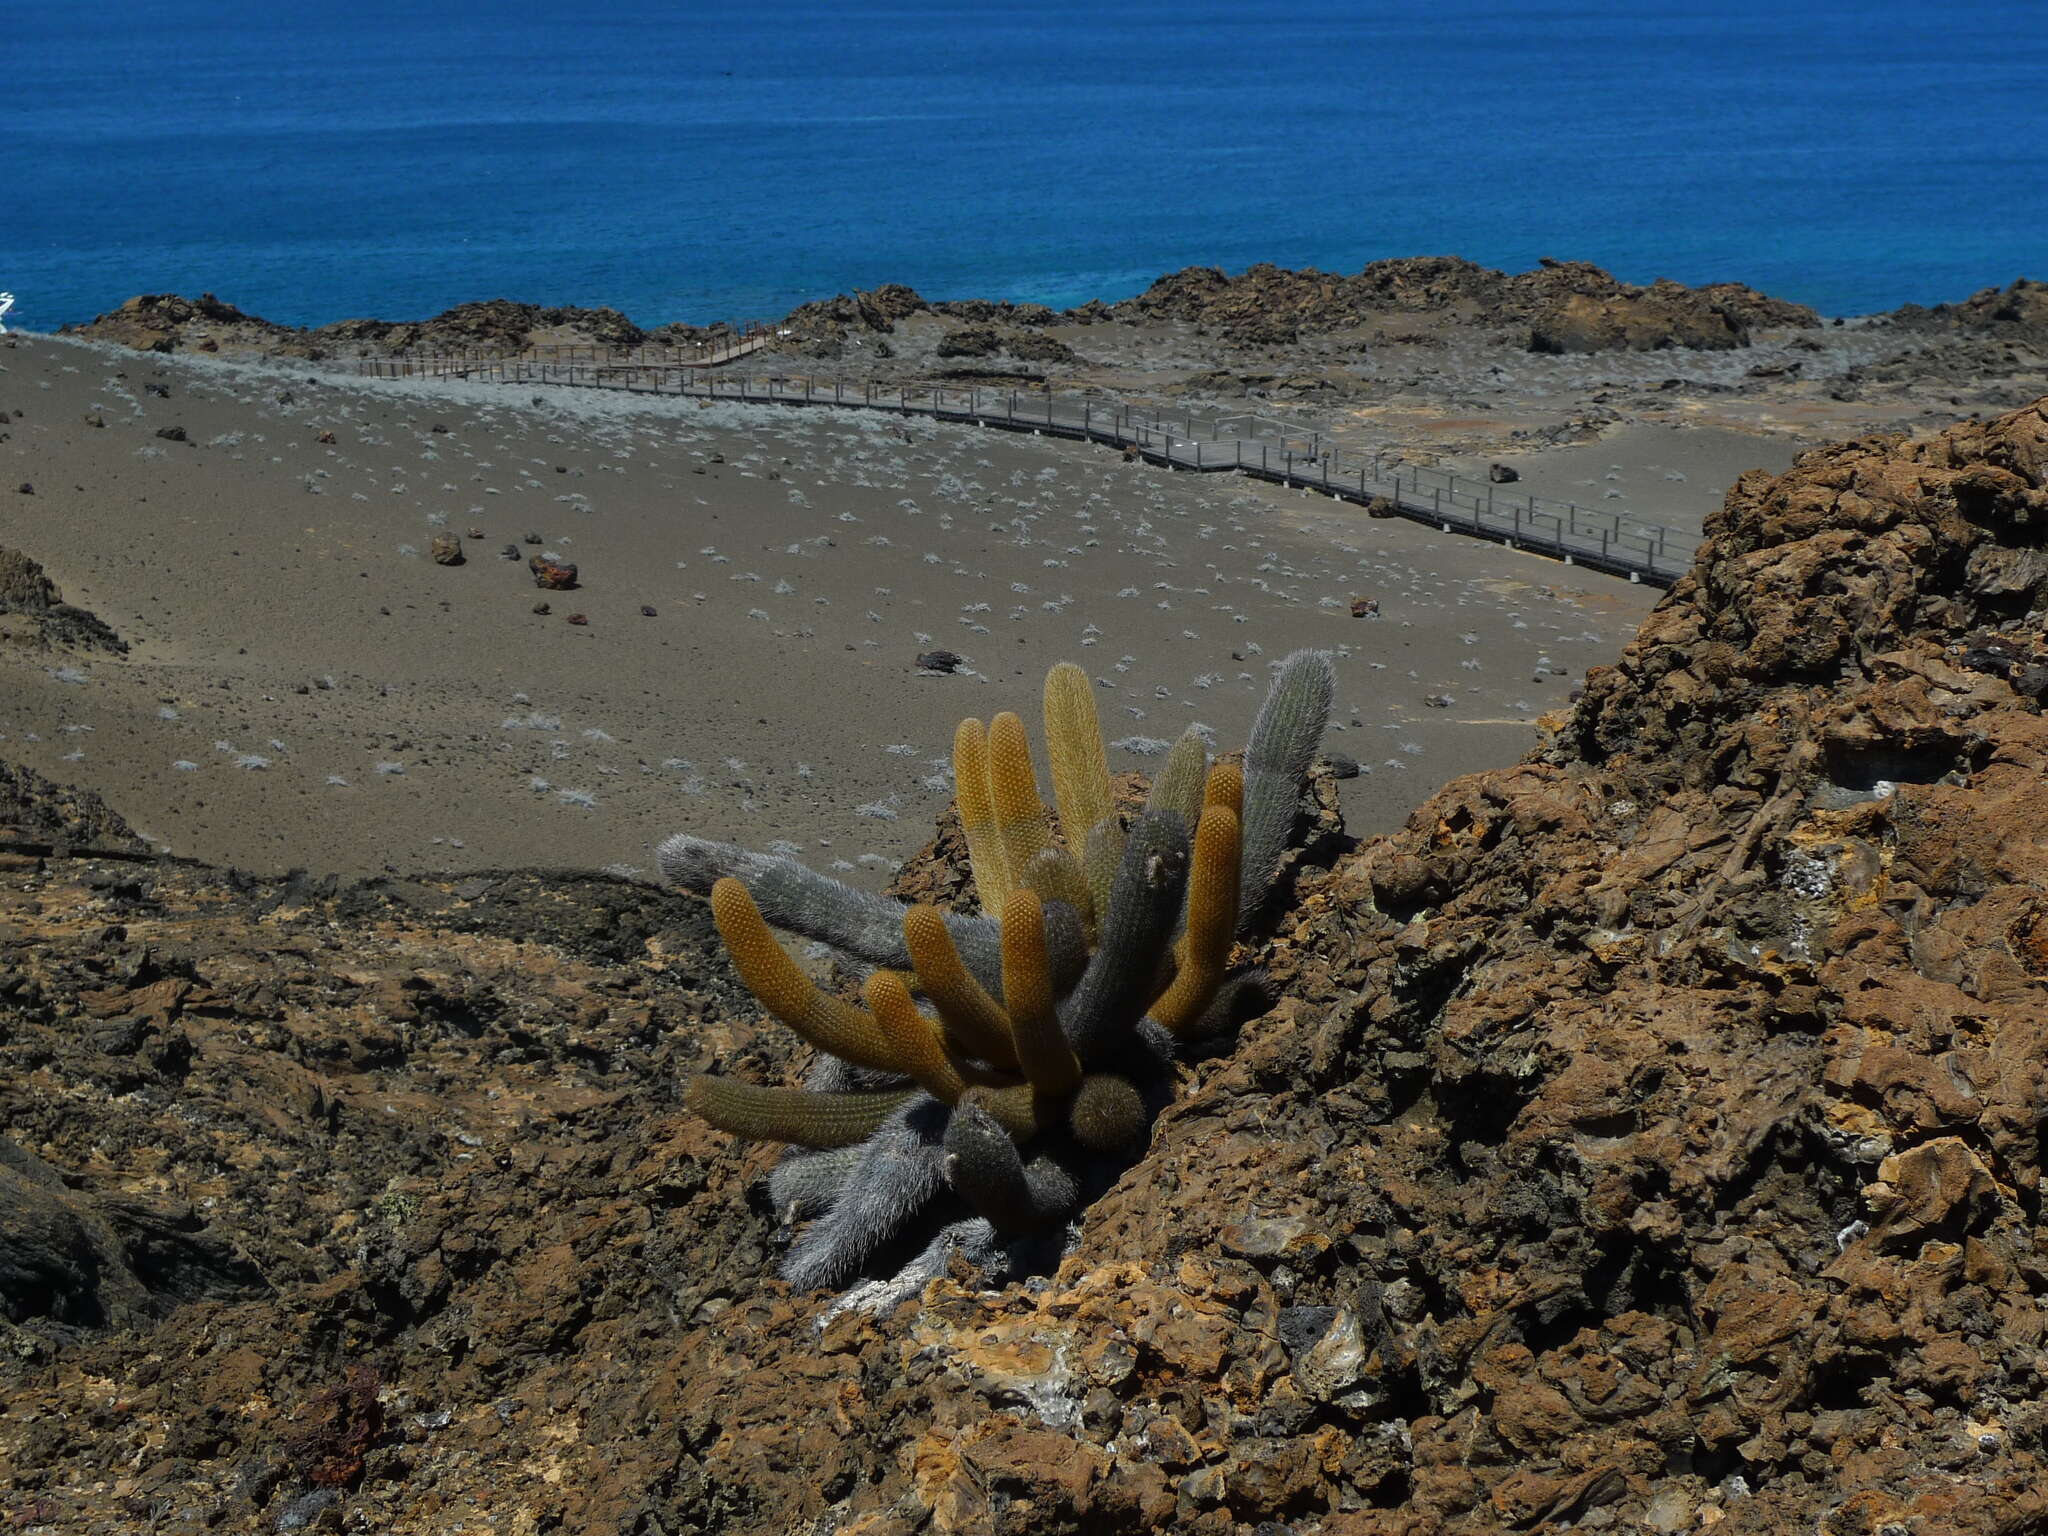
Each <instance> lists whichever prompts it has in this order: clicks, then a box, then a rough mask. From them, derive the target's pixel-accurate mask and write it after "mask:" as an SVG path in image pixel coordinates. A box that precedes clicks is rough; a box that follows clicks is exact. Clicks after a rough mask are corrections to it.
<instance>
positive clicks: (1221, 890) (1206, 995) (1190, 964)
mask: <svg viewBox="0 0 2048 1536" xmlns="http://www.w3.org/2000/svg"><path fill="white" fill-rule="evenodd" d="M1242 846H1243V837H1242V835H1241V832H1240V828H1239V826H1238V820H1237V812H1235V811H1233V810H1232V809H1230V807H1229V806H1227V805H1212V806H1210V807H1209V809H1207V810H1206V811H1204V812H1202V819H1201V822H1200V823H1199V824H1198V825H1197V826H1196V828H1195V851H1194V858H1193V859H1192V861H1191V862H1190V864H1189V868H1188V907H1187V931H1186V932H1185V933H1183V934H1182V935H1181V941H1180V948H1179V953H1178V959H1179V962H1180V964H1179V968H1178V969H1177V970H1176V971H1175V972H1174V977H1173V981H1172V983H1171V984H1170V985H1169V986H1168V987H1167V989H1166V991H1165V992H1164V993H1163V994H1162V995H1161V996H1160V998H1159V1001H1158V1002H1156V1003H1154V1004H1153V1005H1152V1018H1153V1021H1154V1022H1155V1023H1157V1024H1159V1025H1160V1026H1161V1027H1163V1028H1165V1029H1167V1030H1169V1031H1171V1032H1172V1033H1174V1034H1179V1033H1180V1032H1181V1031H1182V1030H1184V1029H1186V1028H1187V1027H1188V1026H1189V1025H1190V1024H1192V1023H1194V1022H1195V1020H1196V1019H1198V1018H1200V1017H1201V1016H1202V1010H1203V1009H1205V1008H1207V1007H1208V1006H1209V1002H1210V1000H1211V999H1212V998H1214V997H1215V995H1216V988H1217V986H1218V985H1219V984H1220V983H1221V982H1222V980H1223V972H1224V970H1225V968H1226V967H1227V966H1228V965H1229V963H1230V943H1231V939H1232V937H1233V936H1234V934H1235V933H1236V931H1237V886H1238V860H1239V855H1240V853H1241V852H1242Z"/></svg>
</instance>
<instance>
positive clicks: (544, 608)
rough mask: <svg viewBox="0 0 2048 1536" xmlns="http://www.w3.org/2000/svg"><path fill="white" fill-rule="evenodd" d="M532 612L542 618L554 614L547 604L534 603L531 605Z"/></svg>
mask: <svg viewBox="0 0 2048 1536" xmlns="http://www.w3.org/2000/svg"><path fill="white" fill-rule="evenodd" d="M533 611H534V612H535V613H537V614H539V615H540V616H541V617H542V618H546V617H547V616H548V615H549V614H551V613H553V612H554V609H553V608H552V607H551V606H550V605H549V604H547V603H535V604H534V605H533Z"/></svg>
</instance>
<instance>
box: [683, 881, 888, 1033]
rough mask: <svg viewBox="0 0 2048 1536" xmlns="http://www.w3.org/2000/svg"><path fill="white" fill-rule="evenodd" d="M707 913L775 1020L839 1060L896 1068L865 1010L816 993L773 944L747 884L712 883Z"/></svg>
mask: <svg viewBox="0 0 2048 1536" xmlns="http://www.w3.org/2000/svg"><path fill="white" fill-rule="evenodd" d="M711 916H712V920H713V921H714V922H716V923H717V924H718V936H719V937H720V938H721V939H723V940H725V947H726V950H727V952H728V953H730V954H731V956H732V964H733V969H734V970H736V971H738V972H739V974H740V980H741V981H743V982H745V983H746V986H747V990H748V991H749V992H751V993H753V994H754V996H755V997H757V998H759V999H760V1001H761V1006H762V1007H764V1008H766V1009H767V1010H768V1011H769V1012H770V1013H772V1014H774V1015H775V1017H776V1018H778V1019H780V1020H781V1021H782V1022H783V1023H784V1024H787V1025H788V1026H789V1027H790V1028H791V1029H793V1030H795V1031H796V1032H797V1033H798V1034H799V1035H802V1036H803V1037H804V1039H806V1040H808V1041H810V1043H811V1044H812V1045H815V1046H816V1047H817V1048H818V1049H819V1050H821V1051H829V1052H831V1054H833V1055H834V1056H837V1057H838V1058H839V1059H840V1060H841V1061H849V1062H852V1063H853V1064H854V1065H855V1066H857V1067H873V1068H876V1069H877V1070H880V1071H884V1072H900V1071H902V1070H903V1069H902V1068H901V1067H900V1066H898V1065H897V1064H896V1058H895V1056H894V1055H893V1054H892V1053H891V1051H890V1049H889V1044H888V1042H887V1040H886V1039H885V1038H884V1036H883V1034H882V1031H881V1029H880V1027H879V1026H877V1024H876V1023H875V1020H874V1019H873V1018H872V1017H871V1016H870V1015H869V1014H868V1013H866V1012H865V1011H864V1010H862V1009H859V1008H856V1007H854V1006H853V1004H851V1003H849V1002H845V1001H842V1000H841V999H839V998H836V997H833V996H831V995H829V994H828V993H825V992H821V991H819V990H818V988H817V986H816V985H815V984H813V982H812V981H811V978H810V977H808V976H806V975H805V974H804V973H803V971H802V969H801V968H800V967H799V966H798V965H797V963H796V962H795V961H794V960H792V959H790V958H789V955H788V953H787V952H786V951H785V950H784V949H783V947H782V946H781V945H780V944H778V943H776V942H775V935H774V934H772V933H770V932H769V931H768V924H767V923H766V922H765V921H763V919H762V917H761V909H760V908H759V907H757V906H755V905H754V898H753V897H752V896H750V895H749V894H748V893H747V888H746V887H745V886H744V885H742V884H740V882H739V881H737V880H735V879H733V878H732V877H731V876H730V875H728V876H727V877H726V878H724V879H723V880H720V881H719V882H718V883H717V884H716V885H714V886H712V887H711Z"/></svg>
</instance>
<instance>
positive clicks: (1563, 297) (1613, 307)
mask: <svg viewBox="0 0 2048 1536" xmlns="http://www.w3.org/2000/svg"><path fill="white" fill-rule="evenodd" d="M1603 311H1608V312H1610V313H1607V314H1605V316H1604V318H1602V319H1600V320H1599V321H1598V323H1595V317H1596V316H1601V315H1602V314H1603ZM1114 313H1115V314H1116V315H1117V316H1118V317H1119V318H1122V319H1129V320H1158V319H1167V320H1179V321H1185V322H1188V323H1190V324H1196V325H1202V326H1207V327H1211V328H1214V329H1215V330H1217V331H1219V332H1221V333H1222V334H1223V335H1224V336H1225V337H1226V338H1227V339H1230V340H1233V341H1237V342H1241V343H1244V344H1248V345H1249V344H1258V345H1273V344H1284V343H1287V342H1290V341H1294V340H1297V339H1299V338H1300V337H1301V336H1303V335H1308V334H1313V333H1317V332H1329V331H1339V330H1348V329H1351V328H1354V327H1358V326H1362V325H1366V324H1369V323H1371V322H1372V321H1374V320H1376V319H1380V318H1384V317H1385V316H1388V315H1393V314H1430V315H1441V316H1445V317H1447V318H1450V319H1455V320H1461V321H1466V322H1469V323H1472V324H1475V325H1482V326H1490V327H1514V326H1522V325H1530V324H1532V323H1535V322H1538V321H1539V320H1541V321H1545V322H1546V333H1555V334H1557V335H1559V336H1560V337H1561V338H1569V339H1570V340H1571V341H1572V342H1573V343H1574V344H1572V345H1568V346H1564V347H1561V348H1556V349H1552V348H1547V347H1539V348H1537V349H1536V350H1570V351H1584V350H1597V349H1599V348H1598V347H1593V346H1587V345H1580V344H1577V343H1578V342H1580V341H1581V340H1584V341H1594V340H1597V341H1598V344H1599V347H1610V346H1636V345H1638V344H1642V343H1647V344H1657V345H1666V346H1710V347H1715V346H1727V345H1734V344H1737V343H1734V342H1731V341H1729V340H1727V339H1726V338H1727V337H1729V336H1731V335H1745V334H1746V333H1747V331H1748V330H1749V329H1750V328H1751V327H1765V326H1773V327H1775V326H1810V325H1817V324H1819V317H1818V316H1817V315H1815V314H1814V312H1813V311H1812V310H1810V309H1808V308H1806V307H1805V306H1804V305H1798V304H1790V303H1787V302H1785V301H1783V300H1779V299H1772V298H1768V297H1766V296H1765V295H1763V294H1759V293H1757V292H1756V291H1755V290H1754V289H1752V288H1748V287H1745V286H1744V285H1742V284H1740V283H1713V284H1709V285H1707V286H1706V287H1704V288H1697V289H1693V288H1686V287H1684V286H1683V285H1682V284H1678V283H1670V282H1664V281H1659V282H1657V283H1653V284H1651V285H1650V286H1649V287H1647V288H1640V287H1636V286H1633V285H1631V284H1627V283H1623V282H1621V281H1620V280H1619V279H1618V278H1616V277H1614V276H1613V275H1612V274H1610V273H1608V272H1606V271H1603V270H1602V269H1601V268H1599V267H1596V266H1594V265H1593V264H1592V263H1590V262H1583V261H1555V260H1551V259H1548V258H1546V259H1545V260H1543V261H1542V262H1540V263H1539V264H1538V265H1537V266H1536V267H1535V268H1533V269H1532V270H1530V271H1528V272H1524V273H1519V274H1514V275H1510V274H1508V273H1505V272H1499V271H1495V270H1494V269H1492V268H1489V267H1482V266H1480V265H1479V264H1478V263H1476V262H1472V261H1467V260H1465V259H1464V258H1463V257H1458V256H1423V257H1411V258H1404V259H1400V260H1392V261H1376V262H1372V263H1370V264H1369V265H1367V266H1366V267H1364V268H1363V269H1361V270H1360V271H1359V272H1357V273H1355V274H1352V275H1349V276H1346V275H1342V274H1336V273H1328V272H1318V271H1315V270H1314V269H1312V268H1311V269H1307V270H1302V271H1290V270H1288V269H1286V268H1282V267H1276V266H1273V265H1271V264H1269V263H1261V264H1259V265H1257V266H1254V267H1250V268H1248V269H1247V270H1246V271H1245V272H1243V273H1242V274H1241V275H1239V276H1237V277H1231V276H1229V275H1227V274H1226V273H1225V272H1224V271H1223V270H1222V269H1221V268H1219V267H1188V268H1185V269H1183V270H1182V271H1179V272H1174V273H1169V274H1168V275H1167V276H1165V277H1162V278H1160V279H1159V280H1158V281H1157V282H1155V283H1153V285H1152V286H1151V287H1150V288H1148V289H1146V290H1145V292H1144V293H1142V294H1140V295H1138V296H1137V297H1136V298H1134V299H1130V300H1127V301H1125V302H1124V303H1122V304H1119V305H1116V306H1115V307H1114ZM1553 317H1556V318H1553ZM1563 317H1570V319H1569V322H1568V323H1565V322H1564V319H1563ZM1660 336H1661V337H1662V338H1664V339H1663V340H1662V341H1653V340H1652V338H1655V337H1660Z"/></svg>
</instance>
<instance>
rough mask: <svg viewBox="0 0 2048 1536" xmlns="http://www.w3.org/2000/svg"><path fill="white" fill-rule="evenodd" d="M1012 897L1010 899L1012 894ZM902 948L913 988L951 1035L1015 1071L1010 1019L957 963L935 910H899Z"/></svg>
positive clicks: (921, 907) (969, 1049)
mask: <svg viewBox="0 0 2048 1536" xmlns="http://www.w3.org/2000/svg"><path fill="white" fill-rule="evenodd" d="M1011 896H1012V898H1013V899H1014V897H1015V896H1016V892H1014V891H1013V892H1011ZM903 944H904V947H905V948H906V949H908V950H909V951H910V963H911V965H912V966H913V967H914V968H915V969H916V971H917V983H918V985H919V986H920V987H922V988H923V989H924V995H925V996H926V997H928V998H930V999H931V1000H932V1006H933V1007H934V1008H936V1009H938V1010H939V1019H940V1021H941V1022H942V1023H944V1024H945V1026H946V1028H947V1029H948V1030H949V1031H950V1032H951V1033H952V1035H953V1037H954V1038H955V1039H956V1040H958V1041H959V1042H960V1044H961V1046H962V1047H963V1048H964V1049H965V1050H966V1051H967V1052H968V1053H969V1054H970V1055H974V1056H979V1057H980V1058H981V1059H982V1060H983V1061H985V1062H987V1063H989V1065H991V1066H996V1067H1009V1068H1011V1069H1013V1070H1014V1069H1015V1067H1016V1065H1017V1047H1016V1045H1015V1044H1014V1043H1013V1042H1012V1040H1011V1039H1010V1019H1009V1015H1008V1014H1006V1013H1004V1012H1003V1009H1002V1006H1001V1004H999V1003H997V1002H996V1000H995V999H994V998H992V997H990V996H989V995H988V992H987V990H986V989H985V988H984V987H983V986H982V984H981V983H980V982H978V981H976V980H975V979H974V976H973V973H972V972H970V971H969V970H968V969H967V966H966V963H965V962H964V961H962V960H961V958H960V950H959V947H958V946H957V945H955V944H954V942H953V935H952V933H951V932H950V931H949V930H948V929H947V927H946V920H945V918H944V917H942V916H940V915H939V910H938V908H936V907H929V906H924V905H922V904H920V905H917V906H913V907H911V908H909V909H908V910H906V911H905V912H904V914H903Z"/></svg>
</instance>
